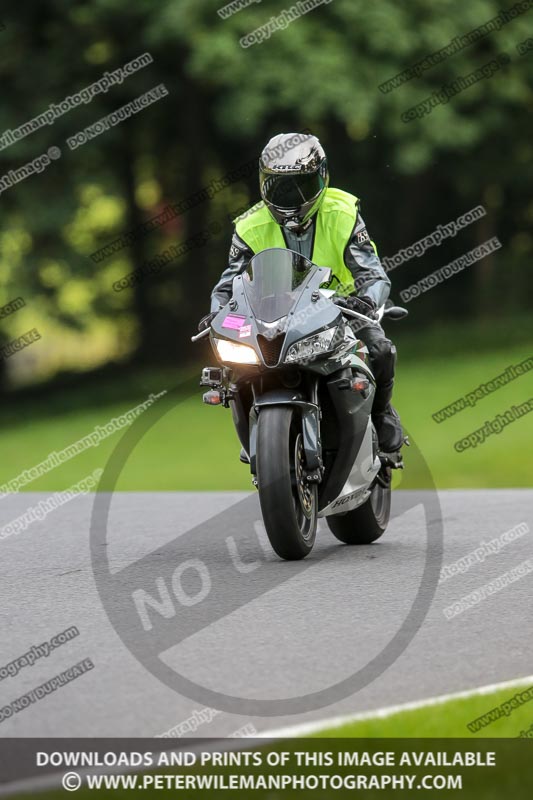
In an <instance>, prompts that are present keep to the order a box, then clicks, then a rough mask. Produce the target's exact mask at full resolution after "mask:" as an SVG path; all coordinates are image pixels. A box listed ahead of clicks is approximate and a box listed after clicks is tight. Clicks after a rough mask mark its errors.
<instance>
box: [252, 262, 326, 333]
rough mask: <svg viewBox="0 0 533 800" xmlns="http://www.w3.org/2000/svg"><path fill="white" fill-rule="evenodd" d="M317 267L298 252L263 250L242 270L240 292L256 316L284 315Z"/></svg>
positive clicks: (266, 319)
mask: <svg viewBox="0 0 533 800" xmlns="http://www.w3.org/2000/svg"><path fill="white" fill-rule="evenodd" d="M316 269H317V268H316V267H315V265H314V264H312V263H311V262H310V261H308V260H307V259H306V258H304V257H303V256H301V255H299V254H298V253H294V252H293V251H292V250H285V249H282V248H272V249H270V250H263V252H262V253H258V254H257V255H256V256H254V257H253V258H252V260H251V261H250V263H249V265H248V268H247V270H246V272H245V273H244V281H243V284H244V291H245V293H246V297H247V298H248V302H249V303H250V306H251V308H252V311H253V312H254V314H255V316H256V317H257V319H260V320H262V321H263V322H274V321H275V320H277V319H280V318H281V317H285V316H286V315H287V314H288V313H289V311H290V310H291V307H292V306H293V305H294V303H295V302H296V300H297V299H298V297H299V295H300V293H301V292H302V290H303V288H304V286H305V285H306V283H307V280H308V278H309V276H310V275H312V274H313V272H314V271H315V270H316Z"/></svg>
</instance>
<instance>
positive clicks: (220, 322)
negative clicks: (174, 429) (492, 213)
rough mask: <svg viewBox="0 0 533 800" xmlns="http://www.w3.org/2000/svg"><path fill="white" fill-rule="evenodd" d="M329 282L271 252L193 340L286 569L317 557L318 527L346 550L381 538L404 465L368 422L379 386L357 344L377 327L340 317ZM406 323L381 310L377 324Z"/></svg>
mask: <svg viewBox="0 0 533 800" xmlns="http://www.w3.org/2000/svg"><path fill="white" fill-rule="evenodd" d="M330 279H331V270H330V269H328V268H326V267H319V266H317V265H316V264H313V263H312V262H311V261H309V260H308V259H306V258H305V257H303V256H302V255H300V254H298V253H296V252H293V251H292V250H288V249H285V248H271V249H268V250H263V251H262V252H260V253H257V254H256V255H255V256H254V257H253V258H252V259H251V260H250V263H249V265H248V267H247V269H246V270H245V271H244V272H243V273H242V274H240V275H238V276H236V277H235V278H234V280H233V294H232V298H231V300H230V301H229V303H228V304H227V305H226V306H224V307H223V308H222V309H221V310H220V311H219V312H218V314H217V315H216V316H215V317H214V318H213V319H212V321H211V326H210V328H207V329H206V330H205V331H202V333H200V334H197V335H196V336H193V337H192V340H193V341H197V340H199V339H202V338H203V337H204V336H209V338H210V343H211V346H212V349H213V353H214V355H215V357H216V358H217V360H218V362H219V364H220V366H218V367H205V368H204V369H203V370H202V378H201V384H200V385H201V386H203V387H205V388H207V389H208V391H207V392H205V394H204V396H203V400H204V402H205V403H207V404H208V405H222V406H224V407H226V408H231V410H232V415H233V422H234V425H235V429H236V431H237V435H238V437H239V440H240V442H241V445H242V448H243V449H242V451H241V460H244V461H248V462H249V464H250V471H251V474H252V480H253V483H254V485H255V486H256V488H257V490H258V492H259V501H260V506H261V511H262V515H263V521H264V525H265V529H266V532H267V535H268V538H269V540H270V543H271V545H272V547H273V549H274V550H275V552H276V553H277V554H278V556H280V557H281V558H283V559H287V560H295V559H301V558H304V557H305V556H306V555H308V554H309V553H310V552H311V549H312V547H313V544H314V541H315V537H316V530H317V522H318V518H321V517H324V518H325V519H326V522H327V525H328V526H329V528H330V530H331V532H332V533H333V534H334V536H335V537H336V538H337V539H339V540H340V541H341V542H344V543H345V544H369V543H370V542H373V541H375V540H376V539H378V538H379V537H380V536H382V534H383V533H384V532H385V529H386V528H387V524H388V521H389V516H390V508H391V469H392V468H395V467H400V468H401V467H402V466H403V463H402V462H401V457H400V456H399V454H398V457H397V460H396V461H394V459H393V460H391V458H390V457H385V456H384V455H383V454H380V453H379V448H378V440H377V435H376V431H375V428H374V425H373V423H372V419H371V409H372V400H373V396H374V392H375V380H374V376H373V374H372V370H371V368H370V366H369V362H368V353H367V350H366V347H365V346H364V344H363V343H362V342H361V341H360V340H358V339H357V335H356V333H357V327H358V326H359V327H363V326H367V325H372V324H377V323H376V322H373V321H372V320H370V319H369V317H366V316H364V315H362V314H359V313H358V312H356V311H353V310H351V309H349V308H347V307H343V305H342V298H336V297H335V291H333V290H332V289H328V288H327V284H328V282H329V281H330ZM335 299H336V300H337V302H334V300H335ZM407 313H408V312H407V311H406V310H405V309H403V308H399V307H396V306H391V307H389V308H384V307H382V308H380V309H379V311H378V312H377V320H381V319H382V318H384V317H388V318H390V319H400V318H401V317H403V316H406V315H407Z"/></svg>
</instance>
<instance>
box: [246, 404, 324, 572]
mask: <svg viewBox="0 0 533 800" xmlns="http://www.w3.org/2000/svg"><path fill="white" fill-rule="evenodd" d="M256 460H257V482H258V490H259V501H260V503H261V511H262V513H263V520H264V523H265V528H266V532H267V535H268V538H269V540H270V544H271V545H272V547H273V548H274V550H275V552H276V553H277V554H278V556H280V557H281V558H284V559H286V560H289V561H293V560H296V559H300V558H304V557H305V556H306V555H307V554H308V553H310V552H311V550H312V548H313V544H314V542H315V537H316V526H317V511H318V507H317V487H316V484H311V483H308V482H307V481H306V472H305V453H304V448H303V437H302V425H301V418H300V414H299V413H298V412H297V411H296V410H295V409H293V408H290V407H288V406H274V407H272V408H264V409H262V410H261V411H260V412H259V418H258V421H257V456H256Z"/></svg>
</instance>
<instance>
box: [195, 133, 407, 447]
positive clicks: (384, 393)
mask: <svg viewBox="0 0 533 800" xmlns="http://www.w3.org/2000/svg"><path fill="white" fill-rule="evenodd" d="M259 188H260V192H261V197H262V200H263V202H261V203H258V204H257V205H256V206H253V207H252V208H251V209H250V210H249V211H247V212H246V213H245V214H243V215H241V216H240V217H237V219H236V220H234V222H235V231H234V233H233V238H232V242H231V247H230V252H229V263H228V267H227V268H226V269H225V270H224V272H223V273H222V275H221V278H220V280H219V281H218V283H217V284H216V285H215V287H214V289H213V291H212V294H211V313H210V314H208V315H207V316H205V317H204V318H203V319H202V320H201V321H200V323H199V325H198V329H199V330H204V329H205V328H206V327H208V326H209V324H210V323H211V320H212V319H213V317H214V316H215V315H216V313H217V312H218V311H219V310H220V308H222V307H223V306H224V305H226V303H227V302H228V301H229V300H230V299H231V294H232V283H233V278H234V277H235V275H238V274H239V273H241V272H243V271H244V270H245V269H246V267H247V266H248V263H249V261H250V259H251V258H252V256H253V255H254V254H255V253H258V252H260V251H261V250H265V249H266V248H269V247H287V248H289V249H290V250H294V251H295V252H297V253H300V254H302V255H303V256H305V257H306V258H308V259H309V260H311V261H313V262H314V263H316V264H318V265H319V266H327V267H329V268H330V269H331V270H332V279H331V282H330V284H329V288H331V289H335V291H336V293H337V294H338V295H341V296H342V299H339V300H338V302H339V304H340V305H343V304H344V305H346V306H347V307H348V308H351V309H352V310H354V311H357V312H359V313H361V314H364V315H365V316H366V317H368V318H369V323H368V325H365V324H364V323H361V322H360V321H357V323H356V327H354V330H355V331H356V335H357V337H358V338H359V339H361V340H362V341H363V342H364V343H365V345H366V346H367V349H368V354H369V357H370V364H371V367H372V371H373V373H374V376H375V379H376V392H375V396H374V402H373V408H372V419H373V422H374V425H375V427H376V432H377V435H378V442H379V448H380V451H381V452H382V453H384V454H395V453H396V454H397V453H398V452H399V450H400V448H401V446H402V444H403V441H404V438H403V432H402V427H401V424H400V419H399V416H398V414H397V412H396V411H395V409H394V408H393V407H392V405H391V398H392V389H393V384H394V369H395V363H396V348H395V346H394V345H393V343H392V342H391V341H390V339H388V338H387V337H386V336H385V333H384V331H383V328H382V327H381V325H379V324H378V323H377V322H375V320H374V319H373V318H374V316H375V311H376V309H377V308H378V307H379V306H381V305H383V304H384V303H385V301H386V300H387V298H388V296H389V292H390V280H389V278H388V277H387V275H386V273H385V271H384V269H383V267H382V265H381V262H380V260H379V257H378V255H377V249H376V246H375V244H374V242H372V240H371V239H370V236H369V234H368V231H367V229H366V225H365V223H364V221H363V218H362V216H361V213H360V201H359V199H358V198H357V197H355V196H354V195H353V194H350V193H349V192H345V191H342V190H341V189H334V188H331V187H329V171H328V165H327V158H326V154H325V152H324V149H323V148H322V145H321V144H320V142H319V141H318V139H317V138H316V137H315V136H312V135H303V134H292V133H289V134H287V133H282V134H278V135H277V136H274V137H273V138H272V139H271V140H270V141H269V142H268V144H267V145H266V147H265V148H264V150H263V152H262V153H261V156H260V159H259ZM360 325H363V327H360ZM244 455H245V454H244V453H242V454H241V458H242V460H246V459H245V458H244Z"/></svg>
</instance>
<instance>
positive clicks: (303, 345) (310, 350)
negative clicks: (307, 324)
mask: <svg viewBox="0 0 533 800" xmlns="http://www.w3.org/2000/svg"><path fill="white" fill-rule="evenodd" d="M336 331H337V328H328V329H327V331H322V332H321V333H317V334H315V335H314V336H308V337H307V338H306V339H301V340H300V341H299V342H295V343H294V344H291V346H290V347H289V349H288V351H287V355H286V356H285V363H286V364H287V363H290V362H291V361H305V360H308V359H310V358H316V356H319V355H321V354H322V353H327V352H328V351H329V350H333V349H334V347H335V343H334V342H333V339H334V337H335V333H336Z"/></svg>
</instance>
